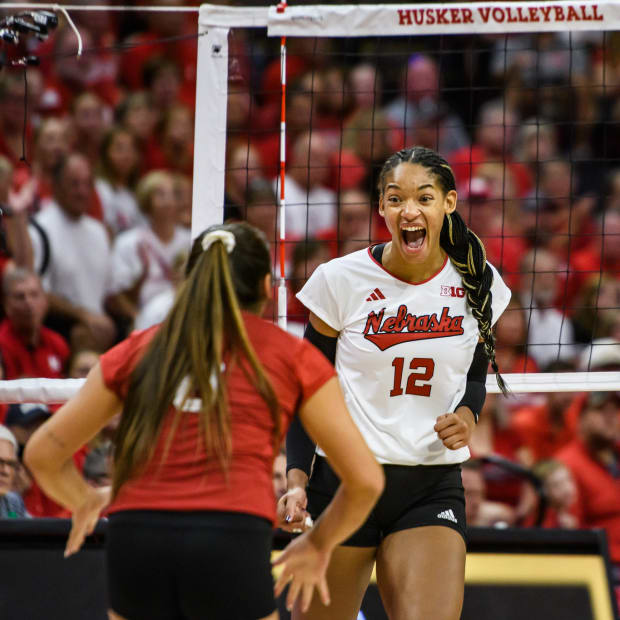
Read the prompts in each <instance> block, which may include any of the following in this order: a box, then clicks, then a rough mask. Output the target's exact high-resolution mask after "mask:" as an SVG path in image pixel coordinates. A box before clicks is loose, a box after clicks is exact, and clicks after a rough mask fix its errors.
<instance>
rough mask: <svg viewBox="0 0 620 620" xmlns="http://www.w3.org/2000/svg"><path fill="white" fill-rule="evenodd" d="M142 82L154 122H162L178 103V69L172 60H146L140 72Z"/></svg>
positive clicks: (157, 57) (179, 79)
mask: <svg viewBox="0 0 620 620" xmlns="http://www.w3.org/2000/svg"><path fill="white" fill-rule="evenodd" d="M142 82H143V84H144V87H145V88H146V90H147V92H148V94H149V99H150V101H151V105H152V107H153V113H154V114H155V118H156V122H162V121H163V120H164V117H165V116H166V114H167V113H168V112H169V111H170V110H171V109H172V108H173V107H174V106H175V105H177V104H178V103H180V100H179V94H180V89H181V74H180V71H179V67H178V66H177V65H176V63H175V62H174V61H172V60H169V59H167V58H165V57H162V56H154V57H153V58H150V59H149V60H147V62H146V64H145V65H144V69H143V70H142Z"/></svg>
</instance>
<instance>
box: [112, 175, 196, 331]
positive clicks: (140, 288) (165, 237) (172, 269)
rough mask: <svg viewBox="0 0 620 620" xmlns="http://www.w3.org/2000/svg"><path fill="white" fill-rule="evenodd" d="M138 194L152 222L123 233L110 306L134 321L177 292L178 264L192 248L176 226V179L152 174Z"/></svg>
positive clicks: (187, 235) (114, 261)
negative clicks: (162, 297)
mask: <svg viewBox="0 0 620 620" xmlns="http://www.w3.org/2000/svg"><path fill="white" fill-rule="evenodd" d="M136 197H137V199H138V205H139V206H140V210H141V211H142V213H143V214H144V215H145V217H146V219H147V221H148V226H147V227H145V228H134V229H131V230H128V231H126V232H124V233H122V234H120V235H119V236H118V237H117V238H116V240H115V242H114V249H113V253H112V280H111V284H110V289H109V293H110V296H109V298H108V307H109V308H110V310H111V311H112V312H113V313H114V314H115V315H116V316H119V317H121V318H122V319H124V320H127V321H129V322H131V323H133V321H135V319H136V317H137V316H138V313H139V312H140V310H141V309H143V308H144V307H145V305H146V304H147V303H148V302H149V301H150V300H152V299H153V298H155V297H156V296H157V295H159V294H161V293H165V292H167V293H169V294H172V295H173V294H174V290H175V287H176V280H177V273H178V266H179V265H181V264H183V262H184V260H185V258H186V257H187V255H188V253H189V250H190V243H191V239H190V232H189V231H188V230H187V229H186V228H182V227H181V226H179V225H178V224H177V201H176V197H175V194H174V178H173V176H172V175H171V174H170V173H168V172H164V171H161V170H160V171H154V172H150V173H148V174H147V175H145V176H144V177H142V179H141V180H140V182H139V183H138V186H137V188H136Z"/></svg>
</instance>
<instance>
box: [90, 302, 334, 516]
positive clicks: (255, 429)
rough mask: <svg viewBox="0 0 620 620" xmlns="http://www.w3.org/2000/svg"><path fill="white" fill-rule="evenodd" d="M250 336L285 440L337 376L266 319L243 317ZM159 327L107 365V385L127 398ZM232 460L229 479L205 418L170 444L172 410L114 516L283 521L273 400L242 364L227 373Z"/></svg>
mask: <svg viewBox="0 0 620 620" xmlns="http://www.w3.org/2000/svg"><path fill="white" fill-rule="evenodd" d="M243 317H244V321H245V325H246V329H247V333H248V336H249V339H250V341H251V343H252V345H253V347H254V350H255V351H256V354H257V356H258V358H259V359H260V361H261V364H262V365H263V368H264V369H265V371H266V373H267V375H268V376H269V379H270V380H271V382H272V385H273V388H274V390H275V393H276V395H277V397H278V400H279V403H280V406H281V414H282V418H281V419H282V423H281V433H282V438H283V437H284V434H285V433H286V431H287V429H288V426H289V424H290V422H291V420H292V418H293V416H294V415H295V413H296V412H297V410H298V408H299V406H300V404H301V403H302V402H304V401H305V400H307V399H308V398H309V397H310V396H312V395H313V394H314V393H315V392H316V390H318V389H319V388H320V387H321V386H322V385H323V384H324V383H325V382H326V381H327V380H328V379H330V378H331V377H333V376H334V374H335V371H334V368H333V367H332V366H331V364H330V363H329V362H328V361H327V359H326V358H325V357H324V356H323V355H322V354H321V353H320V352H319V351H318V350H317V349H315V348H314V347H313V346H312V345H311V344H310V343H309V342H307V341H305V340H299V339H298V338H295V337H294V336H291V335H290V334H287V333H286V332H284V331H282V330H281V329H279V328H278V327H276V326H275V325H273V324H272V323H269V322H267V321H264V320H262V319H260V318H259V317H256V316H254V315H251V314H247V313H244V315H243ZM157 329H158V326H154V327H152V328H150V329H148V330H145V331H142V332H136V333H134V334H132V335H131V336H130V337H129V338H128V339H127V340H125V341H123V342H121V343H120V344H119V345H117V346H116V347H114V348H112V349H110V350H109V351H108V352H107V353H105V354H104V355H103V356H102V357H101V360H100V363H101V369H102V373H103V380H104V382H105V384H106V386H107V387H108V388H109V389H110V390H112V391H113V392H114V393H116V394H117V395H118V396H119V398H121V399H123V398H124V397H125V396H126V394H127V390H128V385H129V378H130V375H131V372H132V370H133V369H134V368H135V365H136V364H137V362H138V361H139V360H140V358H141V357H142V355H143V353H144V351H145V348H146V346H147V345H148V343H149V342H150V340H151V338H152V337H153V336H154V335H155V333H156V331H157ZM227 381H228V404H229V410H230V419H231V436H232V457H231V461H230V466H229V469H228V472H227V476H226V475H225V473H224V472H223V471H222V469H221V467H220V464H219V462H218V460H217V458H216V457H215V456H213V455H209V454H207V453H206V451H205V448H204V443H203V441H202V433H201V431H200V428H199V423H198V420H199V416H198V415H197V414H195V413H183V414H182V416H181V421H180V423H179V424H178V427H177V431H176V434H175V435H174V438H173V440H172V441H171V442H170V448H169V451H168V454H167V456H166V459H165V461H163V462H162V455H163V454H164V449H165V447H166V439H167V435H168V430H169V429H170V426H171V422H172V419H173V417H174V415H175V413H176V411H175V410H174V409H173V408H172V407H171V408H170V411H169V412H168V414H167V416H166V417H165V419H164V424H163V427H162V432H161V433H160V436H159V438H158V440H157V445H156V447H155V451H154V454H153V457H152V459H151V460H150V461H149V462H148V463H147V465H146V467H145V469H144V470H143V472H142V473H141V474H140V475H139V476H137V477H136V478H134V479H132V480H130V481H128V482H126V483H125V484H124V485H123V486H122V487H121V489H120V491H119V493H118V495H117V497H116V499H115V500H114V502H113V503H112V505H111V507H110V509H109V511H110V512H117V511H120V510H183V511H192V510H213V511H230V512H243V513H246V514H253V515H257V516H260V517H265V518H267V519H270V520H272V521H273V520H274V519H275V507H276V501H275V496H274V492H273V484H272V468H273V460H274V447H273V440H272V430H273V423H272V420H271V414H270V412H269V409H268V408H267V405H266V403H265V402H264V400H263V399H262V398H261V396H260V395H259V394H258V392H257V390H256V388H255V387H254V386H253V385H252V384H251V383H250V381H249V380H248V378H247V377H246V375H245V373H244V371H243V369H242V368H241V367H240V365H239V363H235V364H232V365H231V366H230V368H229V369H228V372H227Z"/></svg>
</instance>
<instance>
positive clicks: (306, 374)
mask: <svg viewBox="0 0 620 620" xmlns="http://www.w3.org/2000/svg"><path fill="white" fill-rule="evenodd" d="M295 374H296V376H297V378H298V380H299V385H300V388H301V398H300V402H302V403H303V402H304V401H306V400H308V399H309V398H310V397H311V396H312V395H313V394H314V393H315V392H316V391H317V390H318V389H319V388H320V387H322V386H323V385H324V384H325V383H327V381H329V379H331V378H332V377H333V376H334V375H335V374H336V371H335V370H334V367H333V366H332V365H331V364H330V363H329V361H328V360H327V358H326V357H325V356H324V355H323V354H322V353H321V352H320V351H319V350H318V349H317V348H316V347H315V346H314V345H313V344H311V343H310V342H308V341H307V340H301V342H300V346H299V349H298V351H297V355H296V356H295Z"/></svg>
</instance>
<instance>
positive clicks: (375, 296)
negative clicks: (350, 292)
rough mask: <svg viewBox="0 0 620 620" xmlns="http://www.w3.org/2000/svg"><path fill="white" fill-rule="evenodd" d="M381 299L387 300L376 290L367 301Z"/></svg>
mask: <svg viewBox="0 0 620 620" xmlns="http://www.w3.org/2000/svg"><path fill="white" fill-rule="evenodd" d="M379 299H385V295H384V294H383V293H382V292H381V291H380V290H379V289H378V288H376V289H375V290H374V291H373V292H372V293H370V297H367V298H366V301H378V300H379Z"/></svg>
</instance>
